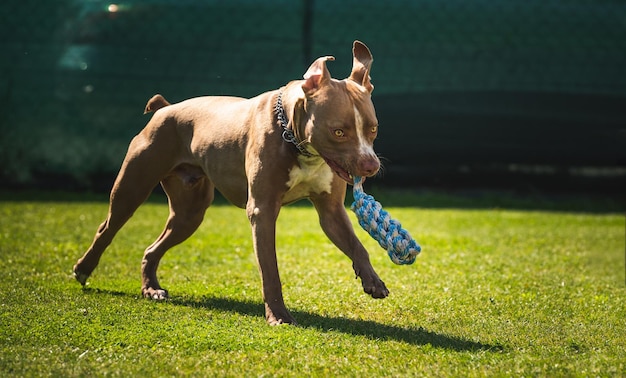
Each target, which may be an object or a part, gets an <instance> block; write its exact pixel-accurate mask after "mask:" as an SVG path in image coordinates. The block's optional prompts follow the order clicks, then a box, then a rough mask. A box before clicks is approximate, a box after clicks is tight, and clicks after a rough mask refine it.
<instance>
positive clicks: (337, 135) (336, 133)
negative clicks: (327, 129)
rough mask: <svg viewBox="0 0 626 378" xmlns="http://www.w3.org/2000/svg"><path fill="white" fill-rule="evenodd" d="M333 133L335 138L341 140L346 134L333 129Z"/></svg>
mask: <svg viewBox="0 0 626 378" xmlns="http://www.w3.org/2000/svg"><path fill="white" fill-rule="evenodd" d="M334 133H335V136H336V137H337V138H342V137H343V136H344V135H346V133H345V132H344V131H343V130H341V129H335V131H334Z"/></svg>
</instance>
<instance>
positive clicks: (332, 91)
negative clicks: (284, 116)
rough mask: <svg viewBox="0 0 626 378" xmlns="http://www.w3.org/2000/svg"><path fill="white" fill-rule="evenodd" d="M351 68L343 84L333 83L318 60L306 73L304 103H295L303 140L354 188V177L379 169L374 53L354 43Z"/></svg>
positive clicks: (362, 45) (373, 173)
mask: <svg viewBox="0 0 626 378" xmlns="http://www.w3.org/2000/svg"><path fill="white" fill-rule="evenodd" d="M352 53H353V65H352V72H351V74H350V76H349V77H348V78H346V79H344V80H336V79H333V78H331V76H330V72H329V71H328V69H327V68H326V62H327V61H329V60H334V59H335V58H333V57H332V56H326V57H322V58H319V59H317V60H316V61H315V62H313V64H311V66H310V67H309V69H308V70H307V72H306V73H305V74H304V79H305V80H304V81H303V82H302V84H301V85H302V91H303V92H304V98H302V99H301V100H300V101H298V103H297V104H296V109H295V112H294V117H297V118H301V119H299V120H297V119H294V121H295V122H296V125H301V127H303V131H304V137H305V138H306V140H308V141H309V142H310V144H311V146H312V147H313V148H314V149H315V150H316V151H317V152H318V153H319V154H320V155H321V156H322V157H323V158H324V160H326V163H327V164H328V165H329V166H330V167H331V168H332V170H333V171H335V173H337V175H339V177H341V178H342V179H344V180H345V181H347V182H348V183H353V179H352V177H353V176H363V177H370V176H373V175H375V174H376V173H377V172H378V170H379V169H380V161H379V160H378V157H377V156H376V153H375V152H374V139H376V136H377V134H378V120H377V119H376V112H375V110H374V105H373V104H372V98H371V93H372V91H373V90H374V86H373V85H372V83H371V82H370V75H369V73H370V68H371V66H372V61H373V58H372V54H371V53H370V51H369V49H368V48H367V46H365V45H364V44H363V43H361V42H359V41H355V42H354V46H353V49H352Z"/></svg>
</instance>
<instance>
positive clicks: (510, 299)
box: [0, 197, 626, 377]
mask: <svg viewBox="0 0 626 378" xmlns="http://www.w3.org/2000/svg"><path fill="white" fill-rule="evenodd" d="M89 198H90V197H89ZM383 203H384V202H383ZM385 208H386V209H387V210H388V211H389V212H390V213H391V214H392V215H393V216H394V217H395V218H397V219H399V220H401V221H402V223H403V226H404V227H405V228H407V229H408V230H410V231H411V233H412V234H413V236H415V237H416V238H417V239H418V241H419V242H420V244H421V245H422V248H423V253H422V255H420V257H419V258H418V260H417V262H416V263H415V264H414V265H411V266H403V267H400V266H395V265H393V264H392V263H391V262H390V261H389V259H388V258H387V256H386V254H385V252H384V251H383V250H381V249H380V248H379V247H378V246H377V245H376V242H375V241H373V240H372V239H370V238H369V237H368V236H367V235H366V234H365V232H363V231H361V230H360V229H359V230H358V232H359V235H360V237H361V240H362V241H363V242H364V244H365V245H366V247H367V248H368V250H369V251H370V254H371V256H372V262H373V265H374V267H375V268H376V269H377V271H378V273H379V275H380V276H381V278H382V279H383V280H384V281H385V282H386V284H387V286H388V287H389V289H390V291H391V296H390V297H389V298H387V299H384V300H374V299H371V298H369V297H367V296H366V295H365V294H364V293H362V289H361V287H360V282H359V281H358V280H355V279H354V274H353V272H352V269H351V264H350V262H349V261H348V259H347V258H346V257H345V256H343V255H342V254H341V253H340V252H339V251H338V250H337V249H336V248H335V247H334V246H333V245H332V244H331V243H330V242H329V241H328V240H327V239H326V238H325V237H324V236H323V234H322V232H321V230H320V229H319V227H318V225H317V218H316V215H315V213H314V210H313V209H312V208H310V207H308V206H292V207H287V208H284V209H283V211H282V213H281V217H280V219H279V225H278V255H279V265H280V269H281V277H282V279H283V284H284V293H285V300H286V303H287V305H288V307H289V308H290V310H291V311H292V313H293V315H294V316H295V317H296V319H297V320H298V321H299V323H300V325H299V326H296V327H291V326H284V327H269V326H267V325H266V324H265V320H264V318H263V304H262V301H261V295H260V280H259V277H258V272H257V268H256V264H255V260H254V255H253V252H252V243H251V240H250V230H249V226H248V224H247V219H246V217H245V214H244V212H243V211H241V210H239V209H236V208H234V207H232V206H227V205H218V206H215V207H212V208H211V209H209V212H208V213H207V218H206V220H205V222H204V224H203V225H202V227H201V228H200V230H198V232H197V233H196V234H195V235H194V236H193V237H192V238H191V239H189V240H188V241H187V242H185V243H184V244H182V245H180V246H178V247H176V248H175V249H173V250H172V251H170V252H169V253H168V254H167V255H166V256H165V258H164V260H163V262H162V264H161V268H160V278H161V281H162V283H163V284H164V285H165V287H167V288H168V289H169V291H170V294H171V296H172V299H171V300H170V301H168V302H165V303H157V302H153V301H150V300H146V299H143V298H141V297H140V295H139V294H140V280H139V266H140V261H141V256H142V251H143V249H144V248H145V247H146V246H147V245H149V244H150V243H151V242H152V240H153V239H154V238H155V237H156V236H157V235H158V234H159V233H160V231H161V228H162V225H163V223H164V220H165V218H166V216H167V206H166V205H164V204H163V203H159V201H156V202H151V203H147V204H145V205H144V206H143V207H141V208H140V209H139V210H138V211H137V213H136V214H135V216H134V218H132V219H131V221H130V222H129V223H128V225H127V226H126V227H125V228H124V229H123V230H122V231H121V232H120V234H119V235H118V237H117V238H116V240H115V241H114V243H113V244H112V245H111V247H110V248H109V249H108V250H107V253H105V255H104V257H103V259H102V261H101V263H100V266H99V267H98V269H97V270H96V271H95V272H94V274H93V276H92V277H91V278H90V280H89V285H88V286H87V288H86V289H81V287H80V285H79V284H78V283H77V282H75V281H74V280H73V278H72V277H71V274H70V272H71V268H72V265H73V264H74V262H75V260H76V259H77V258H78V257H80V255H81V254H82V253H83V251H84V249H85V248H86V247H87V246H88V244H89V243H90V242H91V238H92V237H93V233H94V232H95V230H96V228H97V226H98V224H99V223H100V222H101V221H102V219H103V217H104V216H105V214H106V210H107V204H106V203H104V202H97V201H91V200H89V201H84V202H81V201H76V200H73V201H27V200H24V199H20V200H13V199H7V198H5V200H3V201H0V256H1V257H2V258H1V259H0V285H1V286H0V297H1V299H0V376H64V377H74V376H139V375H141V376H155V377H156V376H182V375H194V376H398V377H400V376H402V377H404V376H484V375H496V376H519V375H524V376H536V375H538V376H620V375H625V374H626V338H625V337H624V335H623V334H624V329H626V307H625V306H624V303H625V299H626V289H625V277H624V272H625V268H624V254H625V252H624V251H625V245H624V243H625V242H624V238H625V221H624V216H623V215H620V214H616V213H610V212H608V213H602V212H595V213H592V212H567V211H555V210H551V211H538V210H533V211H525V210H506V209H491V208H488V207H484V208H482V209H470V208H445V206H437V208H429V207H428V206H422V207H385Z"/></svg>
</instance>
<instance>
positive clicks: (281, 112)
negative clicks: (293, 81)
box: [274, 87, 317, 157]
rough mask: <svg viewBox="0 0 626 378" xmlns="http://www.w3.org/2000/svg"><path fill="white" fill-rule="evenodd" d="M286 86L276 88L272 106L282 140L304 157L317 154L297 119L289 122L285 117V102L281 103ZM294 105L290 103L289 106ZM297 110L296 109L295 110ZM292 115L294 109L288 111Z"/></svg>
mask: <svg viewBox="0 0 626 378" xmlns="http://www.w3.org/2000/svg"><path fill="white" fill-rule="evenodd" d="M285 90H286V87H283V88H281V89H279V90H278V95H277V96H276V105H275V106H274V113H275V114H276V118H277V120H278V123H279V125H280V127H282V129H283V132H282V137H283V140H284V141H285V142H287V143H291V144H293V145H294V146H296V148H297V149H298V152H299V153H300V154H301V155H303V156H305V157H313V156H317V153H316V152H315V149H314V148H313V147H312V146H311V144H310V141H309V139H308V138H306V137H303V134H304V130H300V129H301V127H302V126H301V125H298V124H297V123H298V122H297V121H296V120H294V119H292V120H291V122H290V120H289V119H288V118H287V110H286V108H285V104H284V103H283V94H284V93H285ZM294 106H295V105H294V104H292V105H291V108H293V107H294ZM296 111H297V110H296ZM290 113H291V114H292V115H293V114H294V111H291V112H290Z"/></svg>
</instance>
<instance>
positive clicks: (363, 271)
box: [311, 184, 389, 298]
mask: <svg viewBox="0 0 626 378" xmlns="http://www.w3.org/2000/svg"><path fill="white" fill-rule="evenodd" d="M344 185H345V184H344ZM344 198H345V188H343V190H339V192H334V193H333V194H322V195H319V196H316V197H312V198H311V202H313V204H314V205H315V209H316V210H317V213H318V214H319V218H320V225H321V226H322V229H323V230H324V232H325V233H326V235H327V236H328V238H329V239H330V240H331V241H332V242H333V243H334V244H335V245H336V246H337V247H338V248H339V249H340V250H341V251H342V252H343V253H345V254H346V255H347V256H348V257H349V258H350V260H352V267H353V268H354V272H355V273H356V275H357V276H358V277H360V278H361V284H362V285H363V290H364V291H365V292H366V293H367V294H369V295H371V296H372V297H373V298H385V297H387V296H388V295H389V290H387V287H386V286H385V283H384V282H383V281H382V280H381V279H380V278H379V277H378V274H376V271H374V267H372V264H371V262H370V258H369V254H368V253H367V250H365V247H363V244H361V242H360V241H359V239H358V238H357V236H356V234H355V233H354V228H353V227H352V223H351V222H350V218H349V217H348V213H347V212H346V208H345V207H344V204H343V200H344Z"/></svg>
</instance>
